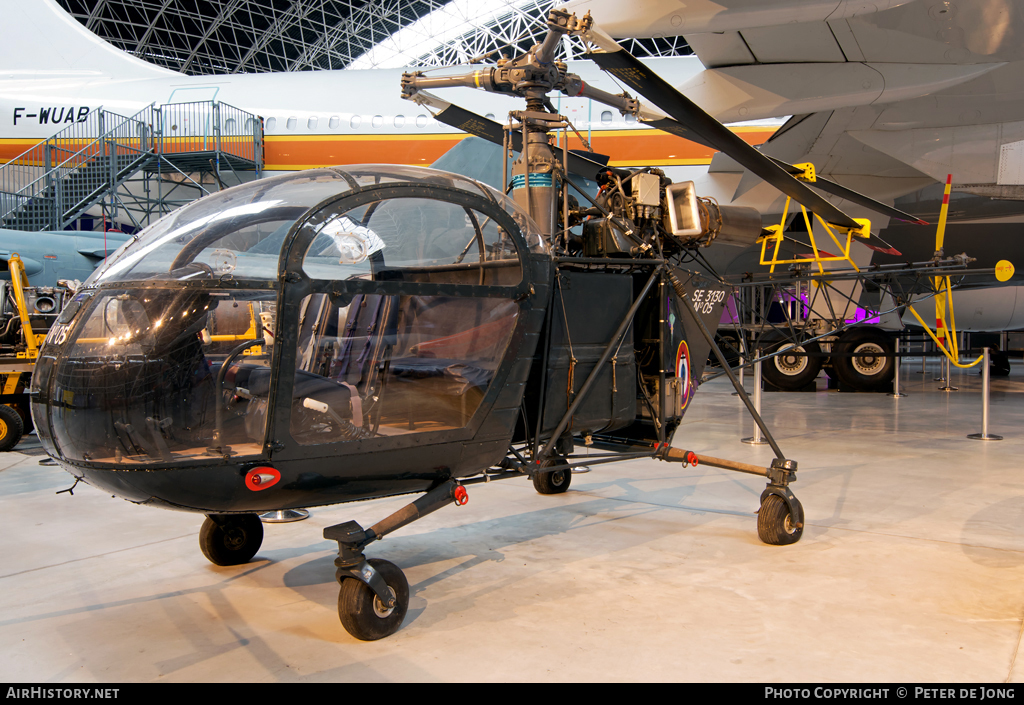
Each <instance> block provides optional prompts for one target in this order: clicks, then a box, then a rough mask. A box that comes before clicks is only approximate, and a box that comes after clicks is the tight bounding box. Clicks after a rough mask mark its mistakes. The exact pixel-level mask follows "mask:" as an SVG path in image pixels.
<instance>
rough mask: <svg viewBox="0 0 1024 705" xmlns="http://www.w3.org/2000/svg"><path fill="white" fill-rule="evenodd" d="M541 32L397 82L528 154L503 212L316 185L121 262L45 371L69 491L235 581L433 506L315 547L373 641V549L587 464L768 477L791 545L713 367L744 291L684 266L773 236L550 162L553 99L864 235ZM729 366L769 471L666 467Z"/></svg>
mask: <svg viewBox="0 0 1024 705" xmlns="http://www.w3.org/2000/svg"><path fill="white" fill-rule="evenodd" d="M548 26H549V28H550V31H549V34H548V35H547V37H546V39H545V40H544V41H543V42H542V43H541V44H539V45H537V46H535V47H534V48H533V49H532V50H531V51H530V52H529V53H527V54H524V55H523V56H520V57H518V58H517V59H515V60H512V61H503V63H502V64H501V65H500V66H495V67H493V68H491V69H487V70H480V69H476V70H474V71H473V72H472V73H470V74H464V75H461V76H455V77H442V78H426V77H423V76H422V75H421V74H417V73H409V74H406V76H405V77H404V78H403V85H402V90H403V95H405V96H406V97H408V98H410V99H413V100H418V101H421V102H423V103H424V104H428V105H431V106H433V107H434V108H435V109H438V119H441V120H442V121H447V120H451V121H453V122H459V123H460V124H461V125H463V126H465V127H466V128H467V130H468V131H470V132H472V133H474V134H478V135H481V136H484V137H485V138H486V139H489V140H491V141H497V142H498V143H500V144H502V145H503V150H504V154H505V158H506V160H507V159H508V158H509V157H511V156H512V155H514V154H515V153H518V154H519V156H518V157H516V158H515V159H514V161H513V162H512V164H511V171H512V178H511V182H510V184H509V188H508V192H503V191H501V190H497V189H494V188H492V187H490V186H487V185H485V184H482V183H480V182H478V181H475V180H473V179H470V178H467V177H464V176H460V175H458V174H454V173H448V172H442V171H438V170H434V169H427V168H421V167H402V166H394V165H363V166H355V167H345V168H343V169H342V168H331V169H317V170H312V171H305V172H298V173H292V174H286V175H282V176H277V177H273V178H267V179H261V180H258V181H254V182H250V183H247V184H243V185H240V186H236V187H234V188H230V189H226V190H224V191H220V192H218V193H216V194H212V195H210V196H207V197H205V198H202V199H200V200H198V201H196V202H194V203H192V204H190V205H187V206H185V207H182V208H180V209H178V210H177V211H175V212H173V213H171V214H170V215H168V216H166V217H165V218H163V219H161V220H160V221H158V222H156V223H155V224H153V225H151V226H150V227H148V228H147V229H145V230H144V231H142V232H141V233H139V234H138V235H137V236H135V237H133V238H132V239H131V240H130V241H129V242H127V243H125V245H123V246H122V247H121V248H120V249H119V250H118V251H117V252H116V253H114V255H113V256H111V257H109V258H108V259H107V260H106V261H105V262H104V263H103V264H102V265H101V267H100V268H99V269H98V270H97V271H96V272H95V273H93V275H92V276H91V277H90V278H89V279H88V281H86V282H85V284H84V285H83V286H82V288H81V289H79V290H78V291H77V292H76V294H75V295H74V296H73V297H72V298H71V300H70V301H69V302H68V303H67V305H66V306H65V308H64V309H63V310H62V312H61V314H60V316H59V318H58V319H57V321H56V323H55V324H54V325H53V326H52V327H51V328H50V330H49V332H48V334H47V337H46V341H45V343H44V345H43V346H42V348H41V351H40V354H39V358H38V362H37V364H36V367H35V372H34V374H33V378H32V383H31V388H30V395H31V399H32V416H33V419H34V422H35V426H36V428H37V432H38V435H39V439H40V442H41V444H42V445H43V447H44V449H45V450H46V451H47V453H48V454H49V455H50V456H51V457H52V458H53V459H55V460H56V461H57V462H58V463H59V464H60V465H61V466H62V468H63V469H65V470H66V471H68V472H69V473H71V474H72V475H73V476H74V477H75V478H76V481H77V480H81V481H84V482H86V483H88V484H91V485H94V486H96V487H99V488H103V489H104V490H106V491H109V492H111V493H113V494H115V495H118V496H120V497H123V498H125V499H127V500H128V501H131V502H134V503H138V504H145V505H151V506H156V507H163V508H169V509H176V510H182V511H190V512H198V513H202V514H205V515H206V518H205V520H204V522H203V524H202V527H201V529H200V532H199V543H200V548H201V550H202V552H203V554H204V555H205V556H206V558H207V559H209V560H210V561H211V562H213V563H214V564H216V565H222V566H223V565H239V564H243V563H246V562H248V561H249V560H251V559H252V558H253V557H254V556H255V555H256V553H257V551H258V550H259V548H260V546H261V544H262V540H263V526H262V524H261V522H260V519H259V514H261V513H264V512H268V511H274V510H283V509H296V508H309V507H316V506H324V505H332V504H338V503H344V502H352V501H357V500H366V499H374V498H380V497H390V496H396V495H403V494H421V496H419V497H418V498H417V499H415V500H414V501H412V502H411V503H410V504H408V505H406V506H405V507H403V508H402V509H400V510H398V511H397V512H395V513H393V514H391V515H390V516H388V517H386V518H384V519H382V520H381V521H380V522H378V523H377V524H374V525H373V526H371V527H368V528H364V527H362V526H360V525H359V524H358V523H356V522H353V521H349V522H345V523H342V524H338V525H335V526H331V527H328V528H326V529H325V530H324V537H325V538H326V539H328V540H331V541H336V542H337V544H338V557H337V558H336V560H335V566H336V578H337V580H338V582H339V585H340V591H339V598H338V612H339V618H340V621H341V623H342V625H343V626H344V628H345V629H346V630H347V631H348V632H349V633H350V634H351V635H352V636H354V637H356V638H357V639H361V640H375V639H380V638H383V637H386V636H388V635H390V634H393V633H395V632H396V631H397V630H398V629H399V628H400V627H401V625H402V621H403V619H404V617H405V614H406V611H407V608H408V604H409V586H408V582H407V580H406V578H405V576H404V574H403V573H402V571H401V569H400V568H398V567H397V566H395V565H394V564H392V563H390V562H388V561H384V560H380V559H376V558H367V557H366V555H365V551H366V549H367V548H368V547H369V546H370V545H372V544H373V542H374V541H376V540H379V539H381V538H383V537H384V536H386V535H388V534H390V533H392V532H394V531H396V530H397V529H399V528H401V527H403V526H406V525H408V524H410V523H411V522H413V521H416V520H417V519H419V518H421V517H423V516H425V515H427V514H429V513H431V512H434V511H437V510H439V509H441V508H443V507H446V506H448V505H450V504H456V505H460V504H465V503H466V502H467V501H468V492H467V489H466V488H467V487H468V486H471V485H475V484H479V483H487V482H493V481H500V480H505V479H512V478H523V477H528V478H530V479H531V481H532V483H533V485H534V487H535V489H536V490H537V491H538V492H539V493H541V494H557V493H562V492H565V491H566V490H567V489H568V488H569V486H570V482H571V479H572V473H573V470H574V469H576V468H579V467H580V466H583V465H586V466H595V465H600V464H605V463H612V462H616V461H621V460H625V459H635V458H644V457H646V458H658V459H661V460H666V461H672V462H683V463H690V464H694V465H696V464H698V463H703V464H705V465H710V466H714V467H721V468H726V469H730V470H735V471H739V472H745V473H751V474H756V475H760V476H763V477H765V478H766V480H767V485H766V487H765V490H764V492H763V493H762V495H761V506H760V510H759V512H758V519H757V525H758V535H759V537H760V538H761V540H762V541H764V542H766V543H769V544H776V545H785V544H792V543H794V542H796V541H798V540H799V539H800V536H801V533H802V530H803V509H802V507H801V505H800V502H799V501H798V500H797V498H796V497H795V496H794V495H793V492H792V490H791V489H790V487H789V486H790V484H791V483H792V482H793V481H794V480H795V479H796V472H797V462H796V461H795V460H792V459H789V458H786V457H785V455H784V454H783V453H782V450H781V449H780V448H779V446H778V444H777V443H776V442H775V440H774V439H773V438H772V436H771V433H770V430H769V429H768V428H767V427H766V425H765V424H764V422H763V420H761V418H760V416H758V415H757V413H756V411H755V409H754V407H753V406H752V404H751V402H750V400H749V399H747V397H746V395H745V394H744V393H742V387H741V386H740V385H739V383H738V381H737V380H736V378H735V376H734V375H733V374H732V373H731V372H730V371H729V369H728V365H727V364H726V362H725V359H724V357H723V355H722V352H721V350H719V348H718V346H717V345H716V344H715V342H714V336H713V331H714V329H715V327H716V325H717V324H718V322H719V320H720V318H721V314H722V309H723V306H724V303H725V299H726V295H727V286H726V285H725V284H724V283H723V282H721V281H720V280H717V279H715V278H714V277H710V276H707V275H705V274H702V273H699V272H697V271H693V270H689V269H687V268H686V267H685V266H683V264H684V263H685V261H686V259H687V257H690V256H692V253H693V252H695V251H697V250H698V249H699V248H701V247H706V246H709V245H712V244H714V243H715V242H722V241H730V242H739V243H743V244H752V243H754V242H755V241H757V239H758V238H760V237H762V236H763V234H764V229H763V227H762V222H761V217H760V214H759V213H757V211H756V210H754V209H747V208H740V207H731V206H719V205H718V204H716V203H714V202H713V201H711V200H709V199H701V198H700V197H699V196H698V195H697V194H696V193H695V192H694V189H693V184H692V182H683V183H672V182H671V181H670V180H669V179H668V178H666V177H665V175H664V174H663V173H662V172H659V171H658V170H657V169H635V170H627V169H616V168H611V167H608V166H607V165H606V163H604V162H603V161H602V159H601V157H600V156H599V155H594V154H593V153H590V152H570V151H569V150H568V148H567V146H566V145H567V144H568V140H567V139H565V140H562V141H561V147H560V148H559V147H558V146H556V145H555V144H554V143H553V140H552V134H553V133H555V132H557V131H558V130H562V131H563V132H567V131H568V130H569V129H571V123H569V122H568V121H567V120H566V119H565V118H564V117H563V116H560V115H558V114H557V113H556V112H555V111H554V110H553V109H552V108H551V105H550V101H548V100H547V99H546V95H547V93H548V92H550V91H552V90H561V91H576V92H579V93H583V94H586V95H589V96H591V97H594V98H595V99H597V100H602V101H603V102H606V103H608V104H610V105H614V106H616V107H618V108H620V109H622V110H626V111H630V112H632V113H633V114H635V115H638V116H641V117H644V118H645V119H647V120H650V121H653V123H655V124H657V125H660V126H661V127H662V128H663V129H668V130H669V131H674V132H676V133H677V134H681V135H684V136H686V137H688V138H691V139H696V140H700V141H704V142H708V143H711V144H714V145H715V146H716V148H719V149H722V150H723V151H727V153H729V154H730V155H732V156H734V158H736V159H737V161H741V163H744V164H745V165H746V164H749V168H751V169H752V170H754V171H755V173H758V174H759V175H763V176H764V177H765V178H767V179H769V180H770V181H771V182H772V183H773V184H776V185H778V186H779V188H780V189H781V190H783V191H784V192H786V193H790V194H791V195H793V197H794V198H798V199H799V200H801V201H802V202H804V203H806V204H808V206H809V207H810V208H812V209H813V210H814V211H815V212H816V213H818V214H820V215H822V216H823V217H824V218H826V219H827V220H828V221H829V222H830V223H831V224H833V225H834V226H835V227H837V228H845V229H846V231H847V232H851V233H852V232H855V233H856V234H857V235H858V236H860V237H868V236H869V235H870V226H869V224H868V223H867V222H866V221H857V220H854V219H852V218H850V217H849V216H847V215H846V214H844V213H843V212H842V211H840V210H839V209H837V208H836V207H835V206H834V205H832V204H831V203H830V202H829V201H827V200H826V199H824V198H823V197H821V196H820V195H819V194H817V193H816V192H815V191H812V190H811V189H809V188H808V187H807V185H806V184H804V183H802V182H800V181H798V180H796V179H795V178H793V176H792V173H791V172H792V169H790V168H789V167H786V166H780V165H779V164H778V163H775V162H772V161H771V160H769V159H767V158H765V157H762V156H761V155H760V153H759V152H757V150H754V149H753V148H748V147H747V146H746V144H745V143H742V144H743V147H740V146H738V145H737V144H736V140H734V139H733V138H732V136H731V133H729V131H728V130H727V129H725V128H724V127H723V126H721V125H720V124H719V123H717V122H715V121H714V120H713V119H711V118H710V116H707V115H706V114H703V113H700V112H699V108H697V107H696V106H695V105H693V104H692V103H690V102H689V101H687V100H686V99H685V97H683V96H681V95H680V94H678V93H676V92H675V91H674V89H672V88H671V87H668V84H665V83H664V82H663V81H662V82H661V83H658V81H660V79H657V77H654V76H651V75H650V73H649V71H647V70H646V69H645V68H644V69H643V70H642V71H641V68H642V64H639V62H636V60H635V59H632V57H631V56H629V55H628V54H624V53H623V52H624V50H622V49H621V47H618V45H617V44H616V45H615V47H618V48H613V49H612V50H611V51H607V52H604V53H601V52H596V53H594V54H593V58H595V60H598V63H599V64H602V66H605V67H606V68H609V67H610V70H612V71H613V72H616V71H618V72H619V75H621V76H625V77H626V78H628V79H629V80H633V81H634V82H635V83H637V85H640V86H641V87H643V88H644V90H645V91H646V92H647V93H649V94H653V96H654V97H653V98H652V101H653V102H656V103H661V107H662V108H663V109H665V110H666V113H667V114H665V115H662V114H658V113H656V112H655V111H654V109H652V108H648V107H644V106H641V104H640V103H639V101H637V100H635V99H633V98H631V97H629V96H627V95H622V96H612V95H610V94H607V93H603V92H601V91H598V90H597V89H593V88H590V87H588V86H585V85H583V84H582V82H581V81H579V80H578V78H577V77H574V76H572V75H571V74H567V73H566V72H565V70H564V65H560V64H558V63H557V62H555V61H554V55H555V49H556V48H557V46H558V44H559V41H560V39H561V37H562V36H564V35H565V34H566V33H568V32H577V33H579V34H580V35H581V36H584V38H586V37H591V38H594V37H598V34H597V33H598V30H597V29H596V27H594V26H593V24H592V22H591V21H590V19H589V16H588V17H586V18H584V19H583V20H578V19H576V18H575V16H573V15H570V14H568V13H566V12H562V11H557V10H553V11H552V12H551V14H550V15H549V20H548ZM600 41H601V42H602V43H603V45H604V46H605V47H606V48H607V47H609V46H610V45H609V44H608V42H611V40H609V39H604V38H602V39H601V40H600ZM612 43H614V42H612ZM620 54H621V55H620ZM609 57H611V58H609ZM630 60H632V62H635V64H634V63H631V62H630ZM602 62H604V63H602ZM615 62H618V63H615ZM638 67H641V68H638ZM638 77H639V78H638ZM441 85H444V86H455V85H464V86H465V85H468V86H483V87H485V88H488V89H491V90H496V91H499V92H506V93H508V94H510V95H514V96H519V97H525V98H526V103H527V105H526V110H524V111H513V112H512V113H510V120H509V123H508V124H507V125H504V126H502V125H499V124H498V123H494V122H493V121H489V120H487V119H486V118H482V117H480V116H475V115H472V114H471V113H467V112H466V111H463V110H462V109H460V108H457V107H456V106H453V105H451V104H442V103H443V102H441V101H439V99H437V98H435V97H434V96H431V95H430V94H429V93H427V92H426V89H427V88H431V87H437V86H441ZM652 85H653V86H654V88H651V86H652ZM438 106H440V107H438ZM666 106H667V107H666ZM680 106H682V107H680ZM673 113H674V115H673ZM506 169H507V165H506ZM797 171H798V172H799V171H800V170H799V169H797ZM573 175H579V176H582V177H585V178H588V179H594V180H595V181H596V182H597V183H598V184H599V185H600V191H599V193H598V196H597V197H596V198H593V199H592V202H590V203H588V204H584V205H581V204H580V203H579V202H578V200H577V198H576V197H575V196H574V195H572V194H571V193H570V191H571V190H573V185H574V184H575V183H576V182H575V181H574V178H575V177H574V176H573ZM818 186H819V187H821V188H834V189H840V190H841V189H842V187H839V186H838V185H832V186H828V185H826V186H821V184H818ZM584 191H585V189H583V190H580V189H575V192H577V193H580V194H581V195H582V194H583V193H584ZM509 193H511V196H510V195H509ZM844 197H849V198H851V199H859V201H860V202H870V203H872V204H873V203H874V202H872V201H870V199H866V198H865V197H861V196H858V195H856V194H852V195H851V194H846V196H844ZM586 198H589V197H585V200H586ZM877 206H878V207H879V208H887V207H886V206H882V205H881V204H877ZM901 215H903V216H905V214H901ZM907 217H909V216H907ZM711 353H713V354H714V355H716V356H717V357H718V359H719V361H720V362H721V363H722V365H723V368H724V369H725V371H726V372H727V374H728V376H729V378H730V379H731V380H732V382H733V384H734V386H736V388H737V390H738V391H739V392H740V393H741V399H742V400H743V402H744V403H745V404H746V406H747V408H748V410H749V411H750V413H751V414H752V416H753V417H754V419H755V422H756V423H757V424H758V426H759V427H760V429H761V431H762V432H763V434H764V436H765V438H766V439H767V441H768V442H769V444H770V445H771V447H772V450H773V452H774V454H775V456H776V457H775V458H774V459H773V460H772V461H771V463H770V465H769V466H768V467H761V466H756V465H751V464H746V463H740V462H735V461H731V460H726V459H720V458H712V457H708V456H703V455H699V454H697V453H694V452H692V451H688V450H685V449H681V448H677V447H674V445H673V442H674V440H675V439H674V435H675V431H676V429H677V428H678V427H679V425H680V421H681V419H682V417H683V415H684V413H685V412H686V409H687V408H688V406H689V405H690V403H691V401H692V399H693V396H694V394H695V392H696V390H697V387H698V385H699V383H700V380H701V376H702V372H703V369H704V366H705V364H706V361H707V359H708V357H709V354H711ZM578 443H582V444H583V445H585V446H593V447H595V449H597V450H600V451H602V452H601V453H596V454H595V453H588V454H586V455H585V456H583V455H580V454H577V453H576V445H577V444H578ZM588 450H589V448H588Z"/></svg>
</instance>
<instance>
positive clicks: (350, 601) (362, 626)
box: [338, 558, 409, 641]
mask: <svg viewBox="0 0 1024 705" xmlns="http://www.w3.org/2000/svg"><path fill="white" fill-rule="evenodd" d="M366 562H367V563H369V564H370V565H371V566H372V567H373V569H374V570H376V571H377V572H378V573H379V574H380V576H381V577H382V578H384V582H385V583H386V584H387V586H388V591H389V592H390V593H391V598H392V599H393V600H394V604H392V605H388V604H385V603H384V602H383V601H382V600H381V599H380V598H379V597H378V596H377V594H376V593H374V591H373V589H372V588H370V586H369V585H367V584H366V583H364V582H363V581H362V580H357V579H355V578H345V579H344V580H342V581H341V592H339V593H338V617H339V618H340V619H341V625H342V626H343V627H345V630H346V631H347V632H348V633H349V634H351V635H352V636H354V637H355V638H356V639H359V640H361V641H376V640H377V639H383V638H384V637H386V636H390V635H392V634H394V633H395V632H397V631H398V630H399V628H400V627H401V626H402V621H403V620H404V619H405V613H406V612H407V611H408V610H409V581H407V580H406V579H405V574H404V573H403V572H402V569H401V568H399V567H398V566H396V565H395V564H394V563H391V562H390V561H385V560H382V559H380V558H370V559H369V560H367V561H366ZM382 592H383V591H382Z"/></svg>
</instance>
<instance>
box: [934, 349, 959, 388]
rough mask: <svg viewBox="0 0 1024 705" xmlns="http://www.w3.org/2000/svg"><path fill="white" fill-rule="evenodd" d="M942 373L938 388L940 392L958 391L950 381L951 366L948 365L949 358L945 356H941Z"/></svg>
mask: <svg viewBox="0 0 1024 705" xmlns="http://www.w3.org/2000/svg"><path fill="white" fill-rule="evenodd" d="M942 364H943V367H942V369H943V372H942V386H941V387H939V391H940V392H956V391H959V389H960V387H954V386H953V380H952V379H951V377H952V374H951V370H952V369H953V366H952V365H950V364H949V358H948V357H946V356H945V355H943V356H942Z"/></svg>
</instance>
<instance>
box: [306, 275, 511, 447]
mask: <svg viewBox="0 0 1024 705" xmlns="http://www.w3.org/2000/svg"><path fill="white" fill-rule="evenodd" d="M300 311H301V313H300V316H301V317H300V321H299V341H298V350H297V353H298V354H297V358H296V359H297V362H296V371H295V386H294V388H293V391H292V402H291V404H292V406H291V433H292V436H293V437H294V438H295V439H296V440H297V441H298V442H299V443H300V444H302V445H317V444H322V443H335V442H339V441H357V440H360V439H366V438H377V437H387V436H401V435H406V434H412V433H425V432H430V431H445V430H452V429H457V428H462V427H464V426H466V425H467V424H468V423H469V420H470V419H471V418H472V416H473V414H474V413H475V412H476V410H477V408H478V407H479V406H480V402H481V401H482V400H483V398H484V395H485V394H486V392H487V388H488V387H489V386H490V384H491V382H492V381H493V377H494V373H495V370H497V368H498V366H499V365H500V363H501V359H502V357H503V356H504V354H505V350H506V349H507V347H508V343H509V340H510V339H511V335H512V331H513V330H514V329H515V323H516V318H517V316H518V312H519V308H518V306H517V305H516V303H515V302H514V301H511V300H509V299H500V298H470V297H444V296H383V295H365V296H364V295H357V296H353V297H345V298H332V297H330V296H328V295H326V294H314V295H311V296H307V297H306V298H305V299H304V300H303V302H302V306H301V309H300Z"/></svg>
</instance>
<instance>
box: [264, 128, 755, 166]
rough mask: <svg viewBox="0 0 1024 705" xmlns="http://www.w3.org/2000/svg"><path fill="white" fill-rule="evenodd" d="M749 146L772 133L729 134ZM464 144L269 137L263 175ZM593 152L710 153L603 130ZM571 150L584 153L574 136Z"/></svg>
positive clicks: (621, 157)
mask: <svg viewBox="0 0 1024 705" xmlns="http://www.w3.org/2000/svg"><path fill="white" fill-rule="evenodd" d="M733 131H734V132H735V133H736V134H738V135H739V136H740V137H742V138H743V140H744V141H745V142H747V143H748V144H753V145H757V144H762V143H764V142H765V141H766V140H767V139H768V138H769V137H771V136H772V134H773V133H774V132H775V128H771V127H742V128H736V129H734V130H733ZM463 139H464V136H462V135H381V136H379V137H378V136H374V135H352V136H348V135H346V136H342V137H334V136H329V135H309V136H301V137H300V136H296V137H292V136H290V135H269V136H267V138H266V143H265V145H264V160H265V164H266V168H267V169H268V170H271V171H274V170H280V171H290V170H298V169H312V168H316V167H322V166H336V165H344V164H374V163H383V164H418V165H429V164H432V163H433V162H435V161H437V160H438V159H440V158H441V156H442V155H443V154H444V153H445V152H447V151H448V150H449V149H451V148H452V147H454V146H455V145H456V144H458V143H459V142H460V141H461V140H463ZM590 144H591V146H592V147H593V149H594V151H595V152H598V153H600V154H607V155H608V156H609V157H611V159H610V161H609V164H611V165H612V166H672V165H679V164H709V163H710V162H711V157H712V156H713V155H714V153H715V152H714V150H712V149H708V148H707V147H703V146H701V145H699V144H696V143H694V142H690V141H689V140H684V139H681V138H679V137H676V136H675V135H670V134H668V133H666V132H662V131H661V130H651V129H639V130H603V131H600V132H593V133H592V138H591V140H590ZM569 148H570V149H583V144H582V142H580V140H579V138H577V137H576V136H575V135H572V136H570V138H569Z"/></svg>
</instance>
